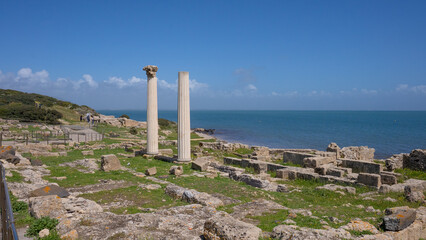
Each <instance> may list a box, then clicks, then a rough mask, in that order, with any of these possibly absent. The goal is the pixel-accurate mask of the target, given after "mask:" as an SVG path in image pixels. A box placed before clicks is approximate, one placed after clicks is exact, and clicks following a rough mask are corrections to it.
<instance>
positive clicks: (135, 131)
mask: <svg viewBox="0 0 426 240" xmlns="http://www.w3.org/2000/svg"><path fill="white" fill-rule="evenodd" d="M129 133H130V134H132V135H136V134H138V130H137V129H136V128H135V127H131V128H130V129H129Z"/></svg>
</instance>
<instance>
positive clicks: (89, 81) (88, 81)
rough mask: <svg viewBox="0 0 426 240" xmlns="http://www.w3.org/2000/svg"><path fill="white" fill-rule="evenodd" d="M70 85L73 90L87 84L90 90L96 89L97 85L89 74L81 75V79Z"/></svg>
mask: <svg viewBox="0 0 426 240" xmlns="http://www.w3.org/2000/svg"><path fill="white" fill-rule="evenodd" d="M71 84H72V85H73V88H74V89H75V90H77V89H80V88H81V86H82V85H83V84H87V85H89V87H91V88H97V87H98V85H99V84H98V83H97V82H96V81H95V80H93V77H92V76H91V75H89V74H83V78H82V79H80V80H78V81H71Z"/></svg>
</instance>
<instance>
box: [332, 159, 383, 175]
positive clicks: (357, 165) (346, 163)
mask: <svg viewBox="0 0 426 240" xmlns="http://www.w3.org/2000/svg"><path fill="white" fill-rule="evenodd" d="M339 160H341V166H342V167H345V168H352V171H353V172H356V173H374V174H380V172H382V170H383V165H382V164H378V163H373V162H369V161H361V160H351V159H339Z"/></svg>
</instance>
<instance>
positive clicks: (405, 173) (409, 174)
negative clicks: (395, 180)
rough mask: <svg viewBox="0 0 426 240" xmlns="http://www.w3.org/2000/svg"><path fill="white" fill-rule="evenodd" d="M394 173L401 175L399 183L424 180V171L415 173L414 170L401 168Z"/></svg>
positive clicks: (425, 176) (425, 174) (425, 175)
mask: <svg viewBox="0 0 426 240" xmlns="http://www.w3.org/2000/svg"><path fill="white" fill-rule="evenodd" d="M395 172H396V173H400V174H402V178H400V179H399V180H400V181H404V180H407V179H410V178H415V179H421V180H426V172H425V171H416V170H411V169H408V168H403V169H396V170H395Z"/></svg>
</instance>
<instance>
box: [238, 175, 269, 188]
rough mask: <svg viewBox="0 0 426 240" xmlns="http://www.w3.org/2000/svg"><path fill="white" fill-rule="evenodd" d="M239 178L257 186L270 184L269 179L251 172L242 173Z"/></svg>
mask: <svg viewBox="0 0 426 240" xmlns="http://www.w3.org/2000/svg"><path fill="white" fill-rule="evenodd" d="M237 180H238V181H240V182H244V183H246V184H248V185H250V186H253V187H257V188H266V187H267V186H268V185H269V184H270V182H269V181H268V180H262V179H259V178H256V177H254V176H252V175H250V174H241V175H240V176H239V177H238V179H237Z"/></svg>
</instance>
